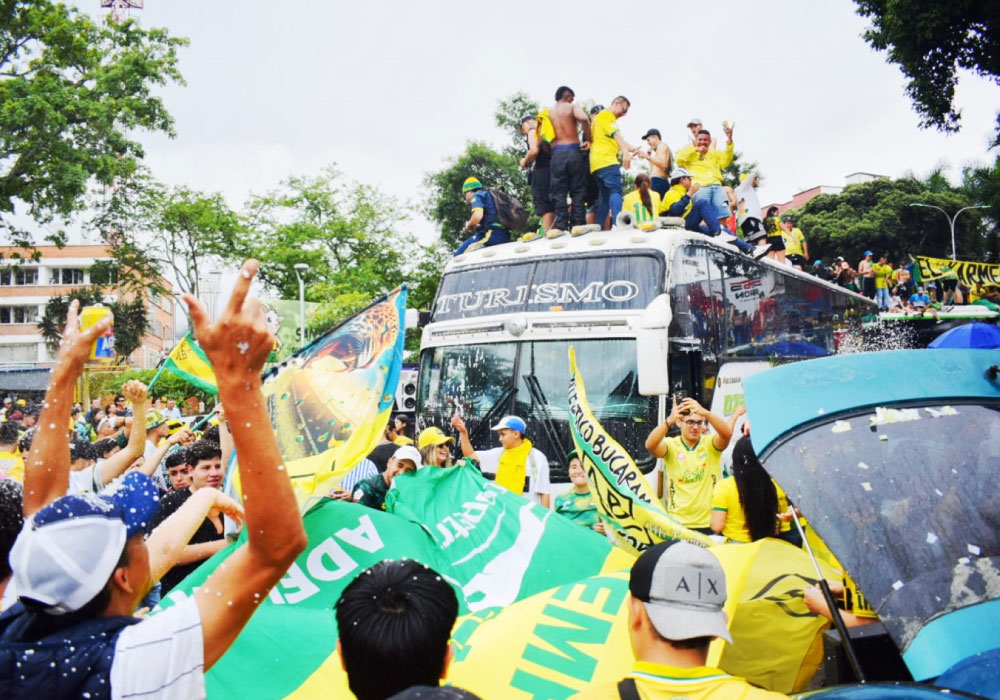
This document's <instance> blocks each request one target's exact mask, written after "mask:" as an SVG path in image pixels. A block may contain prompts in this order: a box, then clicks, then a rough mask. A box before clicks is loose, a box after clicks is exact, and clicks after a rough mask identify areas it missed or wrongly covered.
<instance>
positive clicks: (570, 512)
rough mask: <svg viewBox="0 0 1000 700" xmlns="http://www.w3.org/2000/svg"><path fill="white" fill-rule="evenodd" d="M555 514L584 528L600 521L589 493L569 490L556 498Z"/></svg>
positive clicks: (595, 505)
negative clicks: (563, 516)
mask: <svg viewBox="0 0 1000 700" xmlns="http://www.w3.org/2000/svg"><path fill="white" fill-rule="evenodd" d="M556 512H557V513H559V514H560V515H565V516H566V517H567V518H569V519H570V520H573V521H574V522H578V523H580V524H581V525H583V526H584V527H593V526H594V525H596V524H597V523H599V522H600V521H601V519H600V517H599V516H598V515H597V504H596V503H594V499H593V498H591V497H590V492H589V491H588V492H587V493H577V492H576V491H574V490H573V489H570V490H569V491H567V492H566V493H563V494H560V495H559V496H556Z"/></svg>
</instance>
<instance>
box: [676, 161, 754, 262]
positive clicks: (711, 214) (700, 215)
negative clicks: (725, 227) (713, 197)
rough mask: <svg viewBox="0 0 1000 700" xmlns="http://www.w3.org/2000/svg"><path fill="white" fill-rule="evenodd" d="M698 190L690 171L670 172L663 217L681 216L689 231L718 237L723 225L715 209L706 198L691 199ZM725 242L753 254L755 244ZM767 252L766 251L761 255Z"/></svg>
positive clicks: (731, 238) (736, 239)
mask: <svg viewBox="0 0 1000 700" xmlns="http://www.w3.org/2000/svg"><path fill="white" fill-rule="evenodd" d="M699 187H700V185H699V184H698V183H697V182H694V181H693V177H692V175H691V173H690V172H688V171H687V170H685V169H684V168H677V169H676V170H674V171H673V172H672V173H670V189H669V190H667V194H666V196H665V197H664V198H663V201H661V202H660V211H659V213H660V216H675V217H681V218H683V219H684V228H686V229H687V230H688V231H697V232H699V233H704V234H705V235H706V236H718V235H719V233H720V232H721V231H722V226H721V224H719V220H718V219H717V218H716V216H715V214H716V210H715V207H714V206H713V205H712V203H711V202H709V201H708V200H707V199H699V200H697V201H695V200H694V199H693V198H692V195H693V194H694V193H696V192H697V191H698V189H699ZM702 222H704V223H702ZM726 242H727V243H733V244H734V245H735V246H736V247H737V248H739V249H740V250H741V251H742V252H744V253H746V254H748V255H750V254H752V253H753V252H754V247H753V246H752V245H750V244H749V243H747V242H746V241H743V240H741V239H739V238H737V237H735V236H729V237H728V238H727V239H726ZM766 250H767V249H766V248H765V249H763V250H762V251H761V254H763V252H764V251H766Z"/></svg>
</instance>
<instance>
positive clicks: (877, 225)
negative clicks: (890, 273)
mask: <svg viewBox="0 0 1000 700" xmlns="http://www.w3.org/2000/svg"><path fill="white" fill-rule="evenodd" d="M930 179H931V180H932V186H928V184H927V183H926V182H923V181H921V180H918V179H916V178H914V177H908V178H901V179H898V180H890V179H888V178H880V179H877V180H872V181H870V182H864V183H860V184H857V185H849V186H847V187H845V188H844V191H843V192H841V193H840V194H835V195H834V194H821V195H819V196H817V197H814V198H813V199H811V200H809V202H807V203H806V204H805V206H803V207H801V208H799V209H798V210H795V211H794V212H793V213H794V214H795V215H796V218H797V225H798V226H799V227H800V228H801V229H802V231H803V232H804V233H805V234H806V239H807V240H808V242H809V253H810V255H811V256H812V257H813V258H823V259H828V258H832V257H834V256H837V255H842V256H844V257H845V258H846V259H847V260H848V261H849V262H851V264H852V265H856V264H857V261H858V260H860V259H861V257H862V256H861V254H862V253H863V252H864V251H865V250H872V251H875V253H876V254H880V253H882V252H885V253H888V255H889V257H890V259H891V260H893V261H899V260H904V259H906V256H907V255H930V256H935V257H951V233H950V228H949V226H948V222H947V221H945V218H944V216H942V214H941V213H940V212H938V211H935V210H933V209H927V208H924V207H913V206H910V205H911V204H913V203H914V202H922V203H924V204H932V205H935V206H939V207H941V208H942V209H944V210H945V211H949V212H956V211H958V210H959V209H961V208H962V207H966V206H969V205H970V204H972V203H973V202H972V201H971V200H970V197H969V195H968V194H967V193H966V192H964V191H962V190H960V189H957V188H953V187H951V186H948V188H947V189H946V190H943V191H940V190H939V191H935V189H932V187H934V188H938V187H939V186H940V183H938V182H937V179H936V178H933V176H932V178H930ZM955 237H956V241H957V248H958V257H959V258H961V259H970V260H983V259H987V258H989V257H991V256H996V255H997V252H998V251H997V250H996V247H995V243H994V244H992V245H993V247H992V248H990V246H991V242H990V239H989V236H987V235H984V233H983V228H982V216H981V215H980V214H979V213H978V212H977V211H968V212H965V213H964V214H962V216H961V217H959V219H958V221H957V225H956V228H955ZM994 240H995V239H994Z"/></svg>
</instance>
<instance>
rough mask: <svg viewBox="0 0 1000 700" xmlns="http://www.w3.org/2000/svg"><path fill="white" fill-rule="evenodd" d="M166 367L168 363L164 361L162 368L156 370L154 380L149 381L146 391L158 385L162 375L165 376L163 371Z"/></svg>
mask: <svg viewBox="0 0 1000 700" xmlns="http://www.w3.org/2000/svg"><path fill="white" fill-rule="evenodd" d="M166 365H167V363H166V361H164V362H163V364H162V365H160V368H159V369H158V370H156V374H154V375H153V378H152V379H150V380H149V384H147V385H146V391H149V390H150V389H152V388H153V385H154V384H156V380H157V379H159V378H160V375H161V374H163V370H164V369H166Z"/></svg>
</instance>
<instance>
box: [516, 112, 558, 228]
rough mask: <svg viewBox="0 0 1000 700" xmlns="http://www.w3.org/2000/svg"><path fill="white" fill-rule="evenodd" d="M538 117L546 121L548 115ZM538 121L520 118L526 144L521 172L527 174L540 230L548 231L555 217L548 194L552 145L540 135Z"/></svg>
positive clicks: (527, 117) (530, 118) (544, 113)
mask: <svg viewBox="0 0 1000 700" xmlns="http://www.w3.org/2000/svg"><path fill="white" fill-rule="evenodd" d="M539 117H542V119H543V120H547V119H548V118H549V117H548V113H547V112H543V114H540V115H539ZM540 132H541V129H540V128H539V120H538V118H537V117H533V116H531V115H530V114H529V115H527V116H524V117H521V133H522V134H524V137H525V138H526V139H527V142H528V152H527V153H525V154H524V157H523V158H522V159H521V162H520V166H521V170H526V171H527V172H528V184H529V185H531V203H532V205H533V206H534V208H535V215H536V216H537V217H538V218H540V219H541V220H542V228H543V229H544V230H546V231H548V230H549V229H550V228H552V219H553V218H554V217H555V214H554V213H553V207H552V197H551V196H550V193H549V189H550V188H549V182H550V178H549V174H550V173H551V168H550V165H551V163H552V144H551V143H548V142H547V141H545V139H544V138H543V136H542V134H541V133H540Z"/></svg>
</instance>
